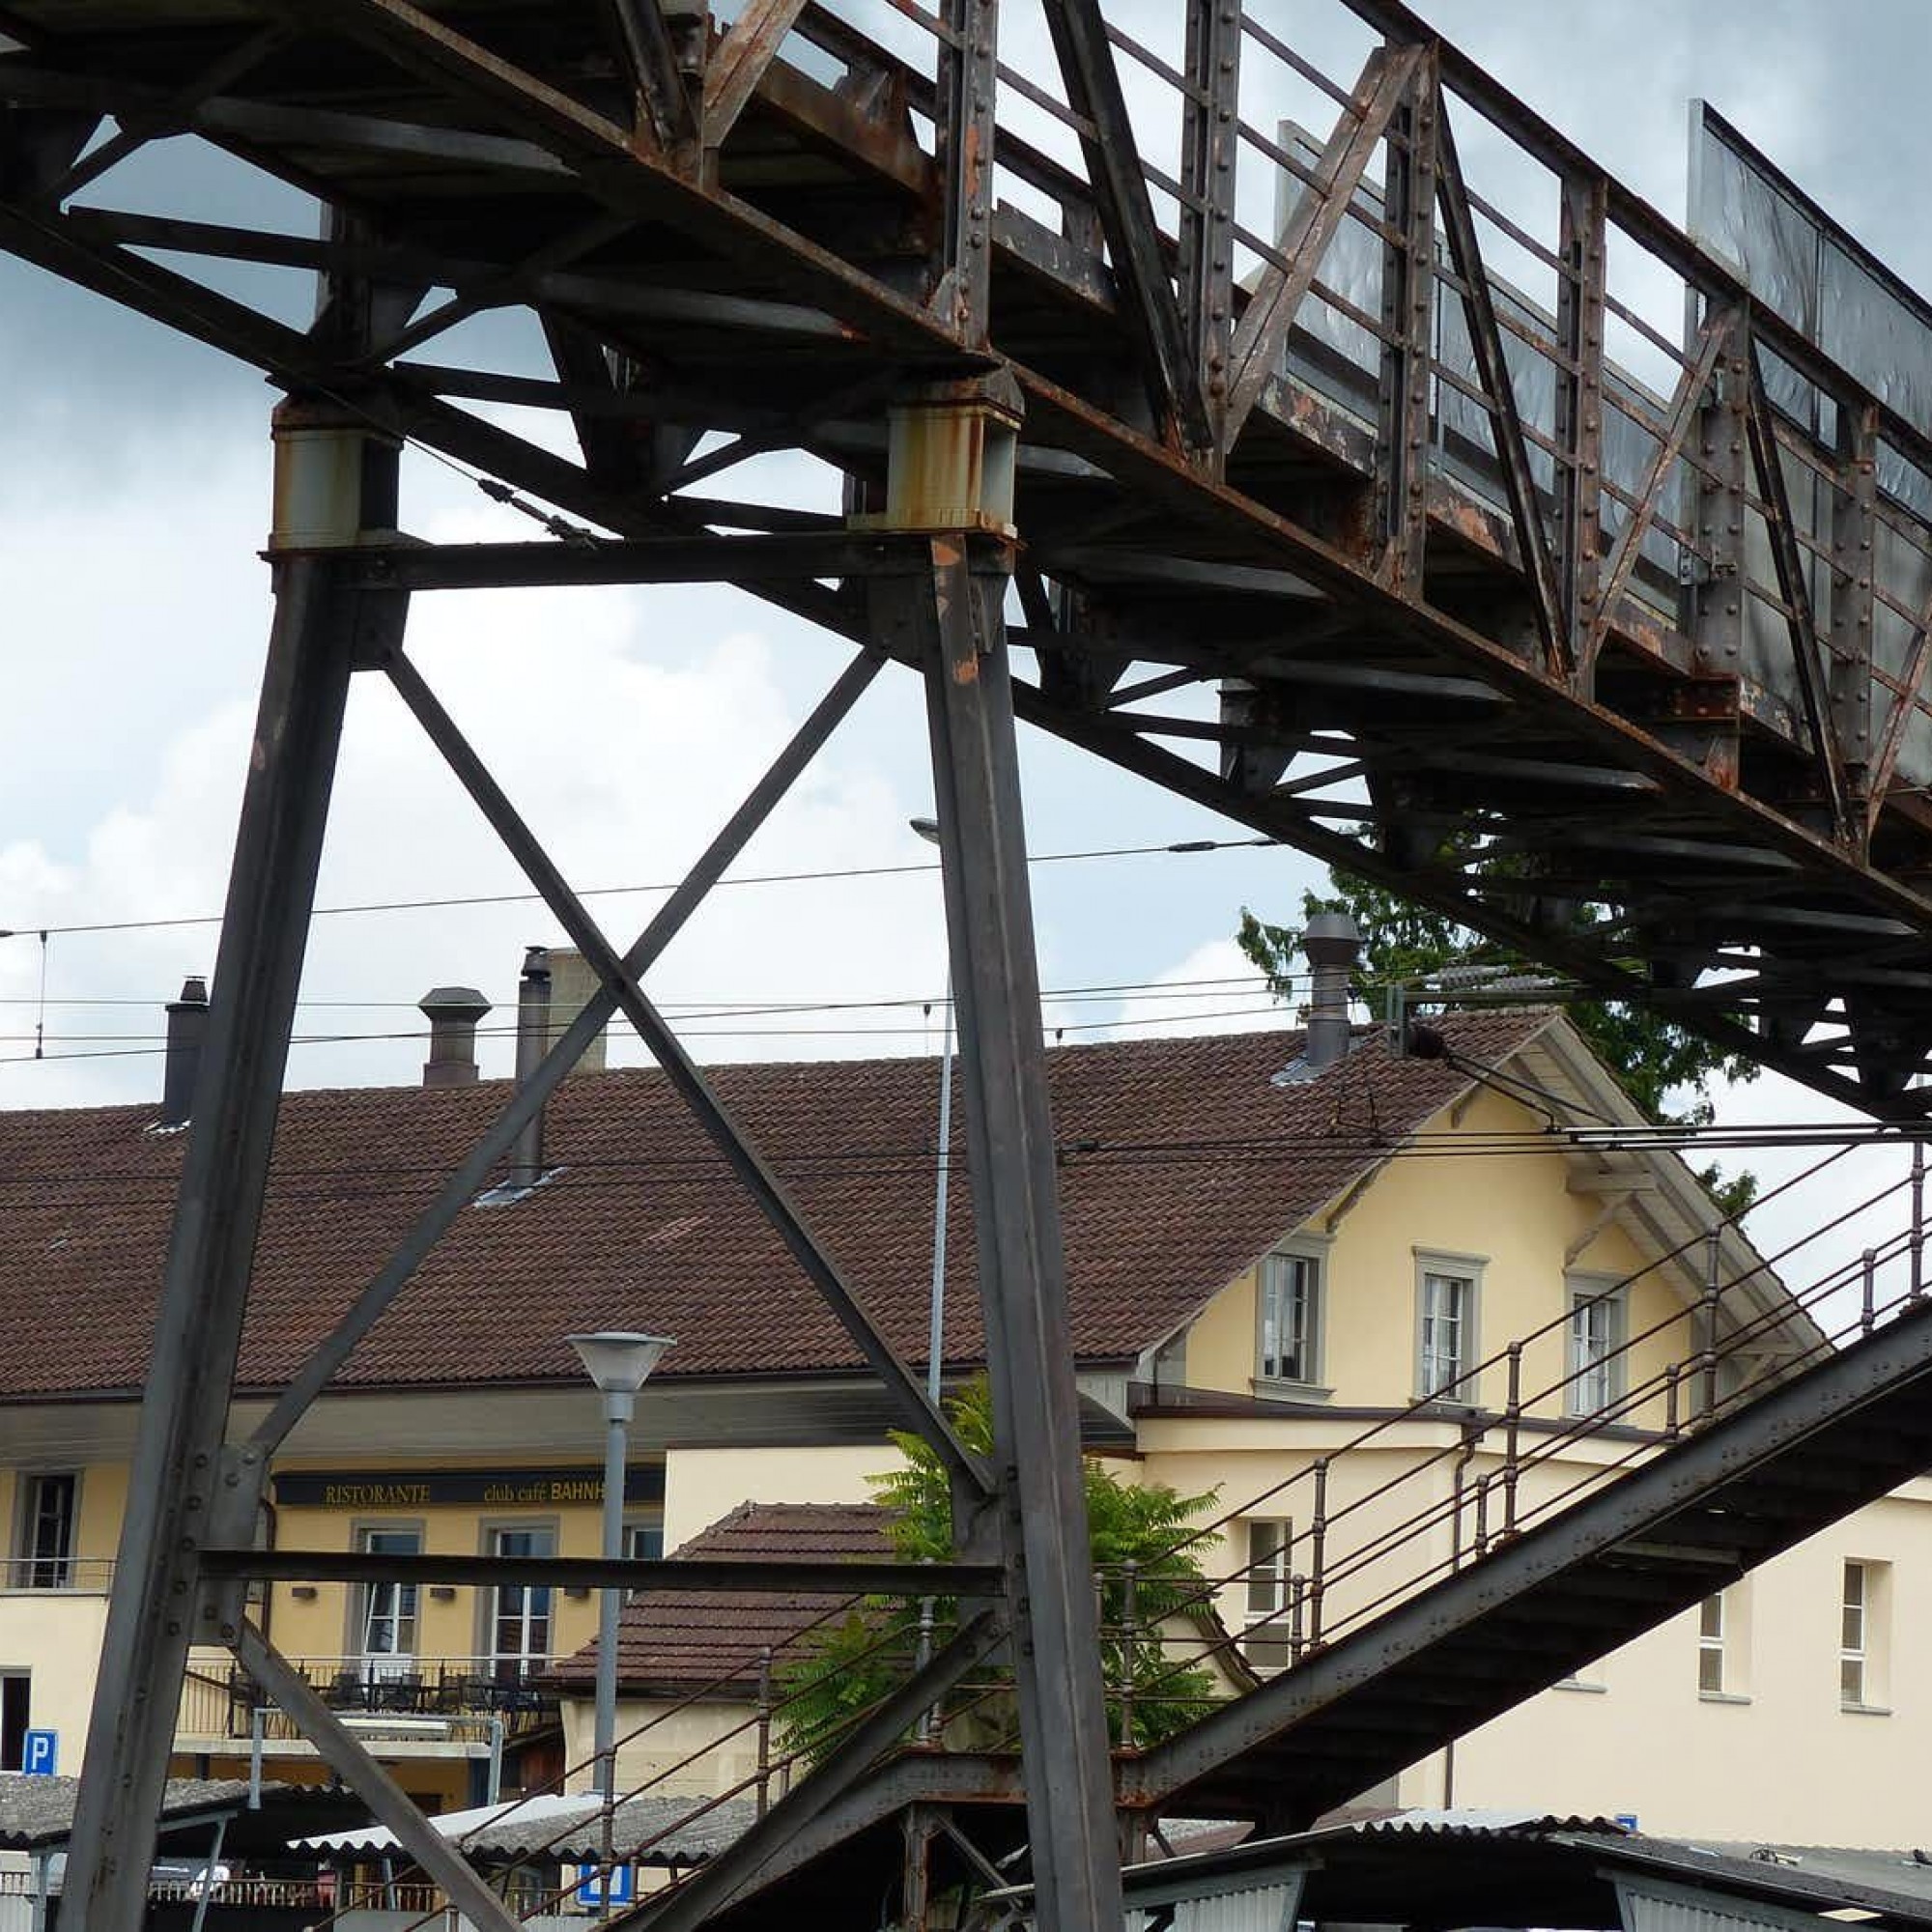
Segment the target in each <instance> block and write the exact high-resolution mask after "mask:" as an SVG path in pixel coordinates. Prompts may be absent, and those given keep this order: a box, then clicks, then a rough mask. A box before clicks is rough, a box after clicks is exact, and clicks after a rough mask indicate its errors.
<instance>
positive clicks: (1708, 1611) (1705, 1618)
mask: <svg viewBox="0 0 1932 1932" xmlns="http://www.w3.org/2000/svg"><path fill="white" fill-rule="evenodd" d="M1697 1634H1698V1635H1699V1636H1700V1637H1705V1638H1709V1639H1712V1640H1713V1641H1716V1642H1719V1643H1721V1642H1722V1641H1723V1638H1724V1600H1723V1598H1721V1597H1706V1598H1705V1599H1704V1601H1703V1602H1702V1603H1701V1604H1700V1605H1698V1606H1697Z"/></svg>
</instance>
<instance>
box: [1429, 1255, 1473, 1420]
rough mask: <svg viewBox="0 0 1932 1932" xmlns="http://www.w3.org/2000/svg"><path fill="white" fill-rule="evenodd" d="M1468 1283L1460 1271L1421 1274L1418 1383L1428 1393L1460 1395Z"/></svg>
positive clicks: (1463, 1365) (1464, 1360) (1465, 1363)
mask: <svg viewBox="0 0 1932 1932" xmlns="http://www.w3.org/2000/svg"><path fill="white" fill-rule="evenodd" d="M1468 1297H1469V1283H1468V1281H1467V1280H1466V1279H1465V1278H1464V1277H1463V1276H1461V1275H1453V1274H1426V1275H1424V1276H1423V1278H1422V1385H1423V1389H1424V1391H1425V1392H1426V1393H1428V1394H1430V1395H1437V1394H1441V1395H1460V1394H1461V1393H1462V1391H1461V1390H1460V1389H1459V1388H1457V1387H1456V1384H1457V1383H1458V1382H1460V1381H1461V1379H1462V1378H1463V1371H1464V1369H1465V1368H1466V1367H1467V1366H1468V1363H1467V1360H1466V1357H1465V1346H1466V1345H1465V1337H1464V1329H1465V1327H1466V1325H1467V1324H1466V1318H1467V1314H1468Z"/></svg>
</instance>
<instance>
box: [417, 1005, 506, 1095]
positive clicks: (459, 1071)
mask: <svg viewBox="0 0 1932 1932" xmlns="http://www.w3.org/2000/svg"><path fill="white" fill-rule="evenodd" d="M416 1010H417V1011H418V1012H420V1013H421V1014H422V1015H423V1017H424V1018H425V1019H426V1020H428V1021H429V1058H428V1059H427V1060H426V1061H424V1062H423V1085H424V1086H425V1087H471V1086H474V1085H475V1083H476V1078H477V1070H476V1027H477V1023H478V1022H479V1021H480V1020H481V1019H482V1018H483V1016H484V1014H485V1013H487V1012H488V1011H489V1010H490V1002H489V1001H488V1000H486V999H485V998H484V997H483V995H482V994H481V993H479V992H478V991H477V990H476V988H475V987H474V986H433V987H431V988H430V990H429V991H428V992H427V993H425V994H424V995H423V996H422V998H421V999H420V1000H418V1001H417V1002H416Z"/></svg>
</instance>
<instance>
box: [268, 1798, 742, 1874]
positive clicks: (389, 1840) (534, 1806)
mask: <svg viewBox="0 0 1932 1932" xmlns="http://www.w3.org/2000/svg"><path fill="white" fill-rule="evenodd" d="M603 1811H604V1807H603V1804H602V1801H601V1800H599V1799H598V1798H597V1797H595V1796H594V1795H592V1794H588V1793H580V1794H573V1795H566V1796H554V1795H550V1796H543V1797H536V1798H526V1799H522V1800H520V1801H516V1802H513V1803H509V1804H486V1805H479V1806H477V1807H475V1808H474V1809H472V1810H468V1811H446V1812H444V1813H443V1814H442V1816H440V1818H432V1819H431V1820H430V1823H431V1824H432V1825H434V1826H435V1828H436V1829H437V1831H438V1832H440V1833H441V1834H442V1835H443V1836H444V1837H445V1838H452V1839H454V1840H456V1841H457V1842H458V1843H460V1844H461V1845H462V1847H463V1849H464V1851H465V1852H467V1853H468V1854H469V1857H470V1858H471V1859H472V1860H474V1861H477V1862H478V1863H482V1864H494V1863H512V1862H515V1861H519V1860H522V1859H526V1858H529V1857H532V1856H534V1855H537V1854H542V1855H544V1856H546V1857H549V1858H554V1859H557V1860H559V1861H577V1860H587V1859H595V1858H599V1857H601V1856H602V1851H603V1843H604V1824H603ZM756 1816H757V1806H756V1805H755V1804H753V1803H752V1802H751V1800H749V1799H727V1800H725V1801H723V1802H720V1801H718V1800H715V1799H710V1798H631V1799H627V1800H625V1801H624V1802H623V1803H622V1804H619V1805H618V1806H617V1812H616V1816H615V1818H614V1819H613V1821H612V1827H611V1846H612V1849H613V1850H614V1851H615V1853H616V1854H617V1856H618V1857H620V1858H622V1859H623V1860H624V1861H626V1862H628V1863H632V1864H650V1865H692V1864H701V1863H702V1862H703V1861H705V1860H706V1859H709V1858H712V1857H714V1856H715V1855H716V1854H717V1853H719V1852H721V1851H723V1850H724V1849H725V1846H726V1845H729V1844H731V1843H733V1842H734V1841H735V1840H736V1839H737V1838H738V1837H739V1835H740V1834H741V1833H743V1832H744V1831H745V1830H746V1829H747V1828H748V1827H749V1826H750V1825H751V1823H752V1821H753V1819H754V1818H755V1817H756ZM294 1843H295V1845H296V1846H297V1848H298V1850H302V1851H313V1852H320V1853H323V1854H325V1855H327V1854H329V1853H335V1854H337V1855H341V1856H346V1857H351V1858H357V1857H361V1858H381V1857H383V1856H384V1854H386V1853H390V1852H393V1851H394V1850H395V1849H396V1838H395V1833H392V1832H391V1831H390V1830H389V1829H388V1827H387V1826H386V1825H376V1824H364V1825H360V1826H357V1827H355V1829H354V1830H351V1831H344V1832H328V1833H322V1834H320V1835H317V1836H311V1837H304V1838H299V1839H297V1840H295V1841H294Z"/></svg>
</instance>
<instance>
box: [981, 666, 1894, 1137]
mask: <svg viewBox="0 0 1932 1932" xmlns="http://www.w3.org/2000/svg"><path fill="white" fill-rule="evenodd" d="M1014 699H1015V705H1016V708H1017V710H1018V712H1019V715H1020V716H1021V717H1023V718H1024V719H1026V720H1027V721H1028V722H1029V723H1031V724H1035V725H1040V726H1041V727H1042V728H1044V729H1046V730H1049V731H1052V732H1053V733H1054V734H1055V735H1056V736H1058V737H1062V738H1065V739H1066V740H1067V741H1068V742H1069V743H1071V744H1075V745H1080V746H1083V747H1085V748H1086V749H1087V750H1089V751H1091V752H1094V753H1098V754H1099V755H1100V756H1101V757H1104V758H1106V759H1107V760H1108V761H1109V762H1110V763H1113V764H1116V765H1119V766H1120V767H1121V768H1122V770H1125V771H1129V772H1133V773H1135V774H1137V775H1138V776H1140V777H1142V778H1145V779H1149V780H1151V781H1153V782H1155V783H1157V784H1160V785H1162V786H1164V787H1165V788H1166V789H1168V790H1170V791H1173V792H1175V793H1177V794H1179V796H1180V797H1182V798H1189V799H1193V800H1194V801H1195V802H1196V803H1197V804H1200V805H1204V806H1206V807H1208V809H1209V810H1214V811H1219V812H1222V813H1224V814H1225V815H1226V816H1228V817H1230V818H1234V819H1236V820H1237V821H1239V822H1240V823H1241V824H1244V825H1248V826H1252V827H1253V828H1254V830H1255V831H1257V832H1261V833H1264V834H1265V835H1267V836H1268V837H1269V838H1277V839H1279V840H1281V842H1282V843H1284V844H1288V845H1293V846H1294V847H1295V848H1296V849H1297V850H1300V851H1303V852H1309V853H1312V854H1314V856H1315V857H1317V858H1319V859H1322V860H1324V861H1326V862H1327V863H1328V864H1329V865H1331V866H1338V867H1342V868H1343V869H1345V870H1349V871H1356V872H1361V873H1363V874H1365V875H1366V876H1368V877H1370V878H1372V879H1375V880H1377V881H1378V883H1380V884H1382V885H1386V886H1388V887H1390V888H1391V889H1392V890H1394V891H1396V892H1398V893H1401V894H1403V895H1406V896H1407V897H1410V898H1415V899H1419V900H1420V901H1422V902H1423V903H1424V904H1426V905H1430V906H1434V907H1435V908H1436V909H1438V910H1440V911H1443V912H1447V913H1450V914H1452V915H1453V916H1455V917H1456V918H1459V919H1461V920H1463V922H1464V923H1467V924H1469V925H1472V926H1474V927H1475V928H1476V929H1477V930H1479V931H1482V932H1485V933H1488V934H1489V935H1490V936H1491V937H1492V938H1494V939H1499V940H1501V941H1503V943H1504V944H1506V945H1509V946H1513V947H1515V948H1517V949H1518V950H1519V951H1520V952H1523V953H1524V954H1525V955H1527V956H1529V957H1532V958H1536V959H1540V960H1542V961H1544V962H1545V963H1546V964H1548V965H1550V966H1554V967H1558V968H1560V969H1561V970H1563V971H1564V972H1567V973H1569V974H1570V975H1572V976H1573V977H1574V978H1575V979H1576V980H1577V981H1578V982H1579V983H1581V984H1583V985H1586V986H1588V987H1590V988H1591V990H1592V991H1593V992H1595V993H1597V994H1598V995H1599V996H1600V997H1602V998H1605V999H1612V1000H1629V1001H1631V1002H1633V1003H1634V1004H1636V1005H1639V1006H1644V1007H1656V1008H1659V1009H1666V1010H1670V1011H1673V1012H1676V1011H1679V1010H1680V1009H1681V1010H1682V1012H1683V1013H1684V1015H1685V1016H1686V1021H1687V1024H1690V1025H1693V1026H1695V1028H1696V1029H1697V1031H1698V1032H1699V1033H1701V1034H1702V1035H1704V1037H1707V1038H1710V1039H1714V1040H1716V1041H1718V1042H1719V1044H1720V1045H1723V1046H1725V1047H1727V1048H1729V1049H1730V1050H1731V1051H1732V1052H1735V1053H1742V1054H1744V1055H1746V1056H1747V1058H1749V1059H1752V1060H1756V1061H1759V1062H1761V1063H1762V1064H1764V1065H1767V1066H1774V1067H1776V1068H1777V1070H1778V1071H1779V1072H1782V1073H1789V1074H1790V1075H1791V1076H1792V1077H1793V1078H1794V1079H1796V1080H1799V1081H1801V1082H1803V1083H1804V1085H1806V1086H1808V1087H1810V1088H1812V1089H1814V1090H1815V1091H1816V1092H1818V1093H1821V1094H1829V1095H1830V1096H1831V1097H1832V1098H1833V1099H1836V1100H1841V1101H1843V1102H1844V1103H1845V1104H1846V1105H1847V1106H1850V1107H1855V1108H1857V1109H1859V1110H1860V1111H1861V1112H1867V1113H1875V1114H1877V1115H1878V1116H1880V1117H1881V1118H1884V1119H1894V1118H1901V1117H1908V1116H1911V1117H1916V1116H1917V1114H1918V1113H1919V1112H1920V1111H1922V1109H1921V1108H1920V1107H1919V1106H1918V1105H1916V1104H1913V1103H1912V1102H1911V1098H1910V1096H1907V1097H1906V1098H1905V1099H1902V1100H1901V1099H1897V1098H1889V1097H1887V1096H1884V1095H1879V1094H1873V1093H1872V1092H1870V1091H1869V1090H1867V1089H1865V1088H1863V1087H1861V1085H1860V1084H1859V1083H1858V1082H1857V1081H1854V1080H1848V1079H1845V1078H1843V1077H1842V1076H1840V1075H1838V1074H1835V1073H1832V1072H1829V1071H1824V1070H1821V1069H1820V1068H1818V1067H1816V1066H1813V1065H1808V1064H1807V1063H1806V1062H1805V1060H1804V1056H1803V1055H1802V1054H1801V1053H1800V1052H1799V1051H1797V1050H1796V1048H1794V1047H1791V1046H1789V1045H1787V1044H1786V1043H1785V1042H1782V1041H1780V1040H1777V1039H1775V1038H1772V1037H1767V1036H1765V1035H1762V1034H1759V1033H1756V1032H1753V1031H1752V1030H1751V1029H1749V1028H1747V1027H1746V1026H1744V1025H1742V1024H1740V1023H1738V1021H1737V1020H1736V1019H1735V1018H1734V1017H1732V1016H1731V1015H1729V1014H1727V1013H1723V1012H1716V1011H1712V1010H1710V1005H1711V1002H1710V1001H1708V1000H1700V999H1698V998H1697V997H1695V996H1694V995H1690V994H1686V995H1684V996H1683V997H1682V998H1681V999H1680V998H1679V997H1678V996H1676V995H1671V994H1666V993H1665V992H1664V991H1663V990H1662V989H1660V988H1658V987H1656V986H1653V985H1652V984H1651V983H1650V982H1649V980H1646V979H1644V978H1642V977H1640V976H1639V975H1637V974H1635V973H1633V972H1632V971H1630V970H1629V968H1628V966H1627V965H1626V964H1624V963H1623V960H1624V958H1625V957H1627V956H1628V955H1629V954H1630V953H1632V952H1634V951H1636V950H1637V949H1636V948H1634V946H1633V944H1632V943H1631V942H1630V941H1629V940H1628V939H1624V940H1622V941H1621V942H1620V943H1619V944H1618V947H1617V951H1618V955H1619V956H1617V957H1610V956H1607V955H1605V953H1602V952H1595V951H1591V950H1588V949H1587V948H1586V945H1585V944H1584V942H1585V941H1586V940H1587V939H1589V938H1591V937H1593V936H1594V937H1596V938H1598V939H1615V938H1616V936H1617V935H1616V932H1615V931H1614V930H1613V929H1612V928H1609V927H1605V928H1598V929H1595V930H1594V932H1592V931H1589V930H1586V931H1584V932H1579V933H1575V934H1565V933H1562V932H1559V931H1557V930H1555V929H1553V928H1552V929H1544V928H1539V927H1537V926H1535V925H1533V924H1531V923H1529V922H1527V921H1523V920H1519V919H1517V918H1515V917H1513V916H1512V913H1511V910H1510V907H1509V906H1508V905H1507V904H1506V903H1503V904H1489V903H1483V902H1481V901H1479V900H1478V899H1476V898H1475V897H1474V896H1472V895H1471V893H1470V891H1469V888H1468V883H1467V881H1466V880H1465V879H1464V878H1463V875H1462V873H1461V872H1451V871H1444V870H1441V869H1440V868H1434V867H1426V866H1409V865H1402V864H1398V863H1396V862H1395V860H1393V859H1392V858H1390V857H1388V856H1386V855H1385V854H1383V853H1382V852H1380V851H1379V850H1378V848H1377V847H1376V846H1375V845H1364V844H1363V843H1362V842H1361V841H1360V840H1359V839H1357V838H1352V837H1350V836H1349V835H1348V834H1346V833H1344V832H1342V831H1338V830H1337V829H1336V828H1335V825H1333V824H1331V823H1329V822H1328V821H1330V820H1343V819H1346V818H1347V817H1348V816H1350V810H1349V809H1348V808H1346V807H1340V806H1323V807H1321V808H1320V809H1319V811H1318V812H1317V813H1313V814H1311V813H1309V812H1307V811H1306V810H1302V809H1298V808H1297V805H1296V803H1295V802H1293V801H1291V802H1289V803H1288V804H1286V805H1277V804H1276V803H1275V802H1274V801H1273V800H1271V799H1270V798H1269V797H1268V796H1267V794H1265V793H1259V794H1246V793H1243V792H1241V791H1240V790H1239V789H1238V788H1237V787H1236V786H1233V785H1231V784H1229V783H1227V782H1226V781H1224V780H1223V779H1222V777H1221V776H1220V775H1219V774H1218V773H1217V772H1214V771H1209V770H1208V769H1207V768H1206V767H1204V766H1201V765H1198V764H1196V763H1194V762H1193V761H1192V760H1190V759H1187V758H1182V757H1179V756H1177V755H1176V754H1175V753H1172V752H1169V751H1167V750H1165V749H1164V748H1163V747H1161V746H1158V745H1154V744H1151V743H1149V742H1148V740H1147V739H1146V738H1144V737H1142V736H1141V735H1140V734H1139V733H1138V732H1136V731H1135V730H1134V729H1133V728H1132V725H1131V720H1130V719H1126V718H1122V717H1117V716H1114V715H1111V714H1106V715H1096V714H1093V713H1088V712H1083V711H1079V710H1075V709H1070V708H1069V707H1067V706H1066V705H1064V704H1057V703H1054V702H1052V701H1050V700H1049V699H1048V698H1047V697H1046V696H1044V695H1043V694H1042V693H1040V692H1039V691H1037V690H1036V689H1034V688H1032V687H1030V686H1027V685H1023V684H1017V685H1015V686H1014ZM1355 815H1358V816H1364V817H1366V816H1371V815H1372V814H1370V813H1366V812H1363V813H1358V814H1355ZM1406 816H1407V817H1410V818H1412V816H1413V814H1412V813H1408V814H1406ZM1456 822H1459V821H1457V820H1455V819H1453V818H1448V819H1445V820H1444V821H1443V827H1444V829H1445V830H1446V829H1448V828H1449V827H1450V826H1451V825H1453V824H1454V823H1456ZM1721 992H1722V988H1718V989H1717V993H1718V994H1719V995H1720V994H1721ZM1918 1098H1919V1099H1920V1100H1921V1101H1922V1100H1925V1099H1928V1098H1932V1095H1928V1094H1920V1095H1919V1096H1918Z"/></svg>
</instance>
